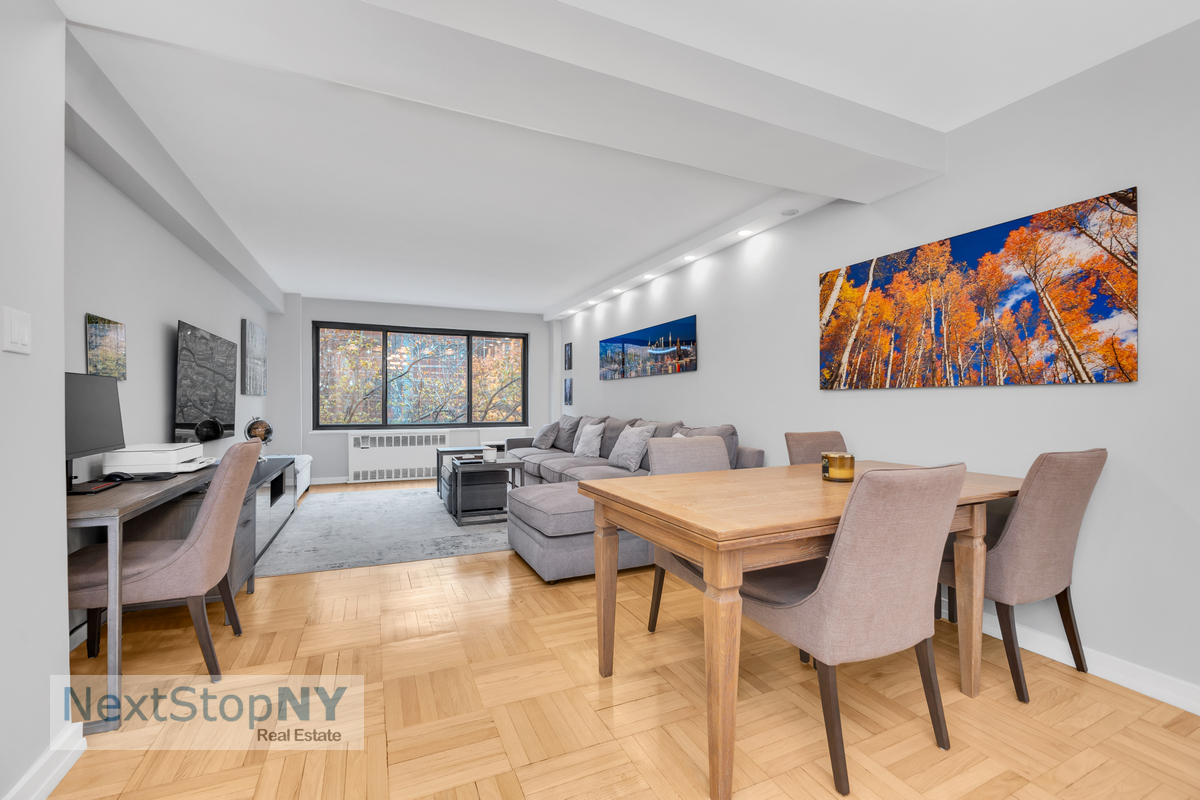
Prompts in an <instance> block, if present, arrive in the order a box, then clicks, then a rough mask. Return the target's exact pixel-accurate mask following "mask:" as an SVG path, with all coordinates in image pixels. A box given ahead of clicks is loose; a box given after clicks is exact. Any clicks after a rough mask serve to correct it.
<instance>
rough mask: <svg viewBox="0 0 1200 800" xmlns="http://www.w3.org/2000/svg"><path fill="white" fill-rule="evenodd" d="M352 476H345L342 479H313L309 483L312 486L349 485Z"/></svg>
mask: <svg viewBox="0 0 1200 800" xmlns="http://www.w3.org/2000/svg"><path fill="white" fill-rule="evenodd" d="M349 482H350V476H349V475H343V476H341V477H340V478H313V479H311V480H310V481H309V485H311V486H326V485H328V484H331V483H349Z"/></svg>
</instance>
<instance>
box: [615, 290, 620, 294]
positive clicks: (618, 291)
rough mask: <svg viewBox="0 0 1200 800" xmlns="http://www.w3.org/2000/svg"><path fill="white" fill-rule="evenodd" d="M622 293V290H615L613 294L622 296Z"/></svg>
mask: <svg viewBox="0 0 1200 800" xmlns="http://www.w3.org/2000/svg"><path fill="white" fill-rule="evenodd" d="M620 293H621V290H620V289H613V294H620Z"/></svg>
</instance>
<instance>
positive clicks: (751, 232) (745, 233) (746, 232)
mask: <svg viewBox="0 0 1200 800" xmlns="http://www.w3.org/2000/svg"><path fill="white" fill-rule="evenodd" d="M753 233H754V231H738V236H750V235H751V234H753Z"/></svg>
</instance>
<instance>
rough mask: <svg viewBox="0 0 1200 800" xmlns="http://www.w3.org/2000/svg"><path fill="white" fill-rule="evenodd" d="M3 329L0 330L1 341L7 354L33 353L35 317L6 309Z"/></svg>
mask: <svg viewBox="0 0 1200 800" xmlns="http://www.w3.org/2000/svg"><path fill="white" fill-rule="evenodd" d="M3 316H4V320H3V325H4V327H3V329H2V330H0V340H2V342H3V345H4V348H3V349H4V352H6V353H24V354H25V355H28V354H30V353H32V352H33V317H31V316H30V315H29V314H27V313H26V312H24V311H17V310H16V309H14V308H8V307H7V306H6V307H5V308H4V314H3Z"/></svg>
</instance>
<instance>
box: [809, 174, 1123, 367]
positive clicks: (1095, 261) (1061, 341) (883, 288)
mask: <svg viewBox="0 0 1200 800" xmlns="http://www.w3.org/2000/svg"><path fill="white" fill-rule="evenodd" d="M1137 276H1138V251H1137V189H1136V187H1135V188H1132V189H1126V190H1123V191H1119V192H1113V193H1112V194H1107V195H1102V196H1100V197H1094V198H1092V199H1090V200H1085V201H1083V202H1080V203H1072V204H1070V205H1066V206H1061V207H1059V208H1056V209H1053V210H1051V211H1045V212H1042V213H1040V214H1034V215H1033V216H1031V217H1025V218H1022V219H1017V220H1013V221H1011V222H1007V223H1003V224H1000V225H993V226H991V227H989V228H984V229H981V230H978V231H974V232H972V233H968V234H963V235H961V236H956V237H953V238H950V239H943V240H940V241H937V242H930V243H929V244H925V245H922V246H920V247H918V248H916V249H915V250H905V251H901V252H898V253H893V254H891V255H888V256H882V257H879V258H874V259H871V260H870V261H865V262H862V263H860V264H855V265H853V266H849V267H843V268H842V269H840V270H834V271H831V272H826V273H824V274H823V275H821V283H820V294H819V302H820V315H821V316H820V321H821V322H820V331H821V333H820V335H821V388H823V389H885V388H903V387H917V386H1000V385H1005V384H1035V383H1040V384H1044V383H1106V382H1129V381H1136V380H1137V332H1138V325H1137V317H1138V303H1137Z"/></svg>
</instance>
